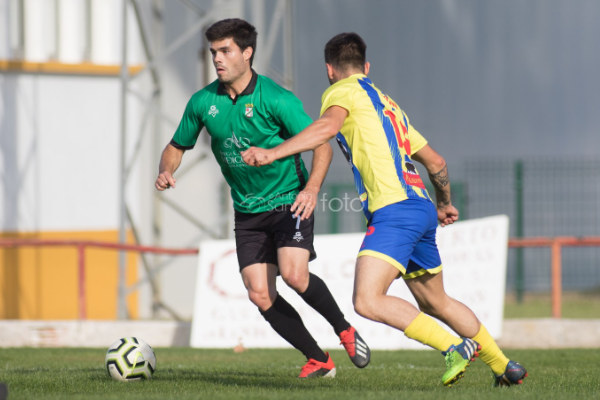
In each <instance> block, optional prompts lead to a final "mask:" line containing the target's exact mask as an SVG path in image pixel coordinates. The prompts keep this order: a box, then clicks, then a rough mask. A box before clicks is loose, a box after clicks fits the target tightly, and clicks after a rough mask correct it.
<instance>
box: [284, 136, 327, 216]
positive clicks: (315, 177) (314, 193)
mask: <svg viewBox="0 0 600 400" xmlns="http://www.w3.org/2000/svg"><path fill="white" fill-rule="evenodd" d="M332 158H333V150H332V149H331V145H330V144H329V143H325V144H322V145H320V146H319V147H317V148H316V149H315V150H314V152H313V160H312V169H311V171H310V176H309V177H308V182H306V187H305V188H304V189H303V190H302V191H301V192H300V193H298V196H297V197H296V201H294V204H292V208H291V211H292V212H295V215H296V217H298V215H300V214H301V213H302V215H301V217H300V219H301V220H305V219H307V218H310V215H311V214H312V212H313V211H314V209H315V207H316V205H317V199H318V197H319V190H321V186H322V185H323V181H324V180H325V175H327V170H328V169H329V164H331V159H332Z"/></svg>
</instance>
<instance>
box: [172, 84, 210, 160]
mask: <svg viewBox="0 0 600 400" xmlns="http://www.w3.org/2000/svg"><path fill="white" fill-rule="evenodd" d="M202 128H204V124H203V123H202V121H201V119H200V115H199V114H198V113H197V112H196V100H195V96H192V98H191V99H190V101H189V102H188V104H187V106H186V107H185V111H184V112H183V117H182V118H181V121H180V122H179V127H178V128H177V130H176V131H175V134H174V135H173V140H171V144H172V145H174V146H175V147H177V148H181V149H184V150H190V149H193V148H194V146H195V145H196V141H197V140H198V135H200V131H201V130H202Z"/></svg>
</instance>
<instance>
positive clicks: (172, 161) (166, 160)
mask: <svg viewBox="0 0 600 400" xmlns="http://www.w3.org/2000/svg"><path fill="white" fill-rule="evenodd" d="M184 152H185V150H183V149H178V148H176V147H174V146H172V145H171V144H168V145H167V147H165V149H164V150H163V152H162V156H161V157H160V164H159V166H158V178H156V182H155V183H154V187H156V189H157V190H160V191H161V192H162V191H163V190H165V189H168V188H170V187H172V188H173V189H175V182H177V181H176V180H175V178H173V174H174V173H175V171H177V168H179V165H180V164H181V159H182V158H183V153H184Z"/></svg>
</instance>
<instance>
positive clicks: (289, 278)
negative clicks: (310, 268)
mask: <svg viewBox="0 0 600 400" xmlns="http://www.w3.org/2000/svg"><path fill="white" fill-rule="evenodd" d="M281 278H282V279H283V281H284V282H285V284H286V285H288V286H289V287H290V288H292V289H294V290H295V291H296V292H298V293H302V292H304V291H305V290H306V288H307V287H308V274H307V273H304V272H298V271H294V272H291V273H287V274H282V275H281Z"/></svg>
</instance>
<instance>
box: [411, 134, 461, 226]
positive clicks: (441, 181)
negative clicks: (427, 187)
mask: <svg viewBox="0 0 600 400" xmlns="http://www.w3.org/2000/svg"><path fill="white" fill-rule="evenodd" d="M411 157H412V158H413V159H414V160H417V161H418V162H420V163H421V164H423V166H424V167H425V168H426V169H427V172H428V173H429V180H430V181H431V184H432V185H433V188H434V190H435V198H436V203H437V213H438V220H439V221H440V225H442V226H446V225H449V224H453V223H454V222H455V221H457V220H458V210H457V209H456V207H454V206H453V205H452V201H451V198H450V178H449V177H448V167H447V166H446V160H444V157H442V156H441V155H439V154H438V153H437V152H436V151H435V150H434V149H433V148H431V146H429V145H425V147H423V148H422V149H421V150H419V151H417V152H416V153H414V154H413V155H412V156H411Z"/></svg>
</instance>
